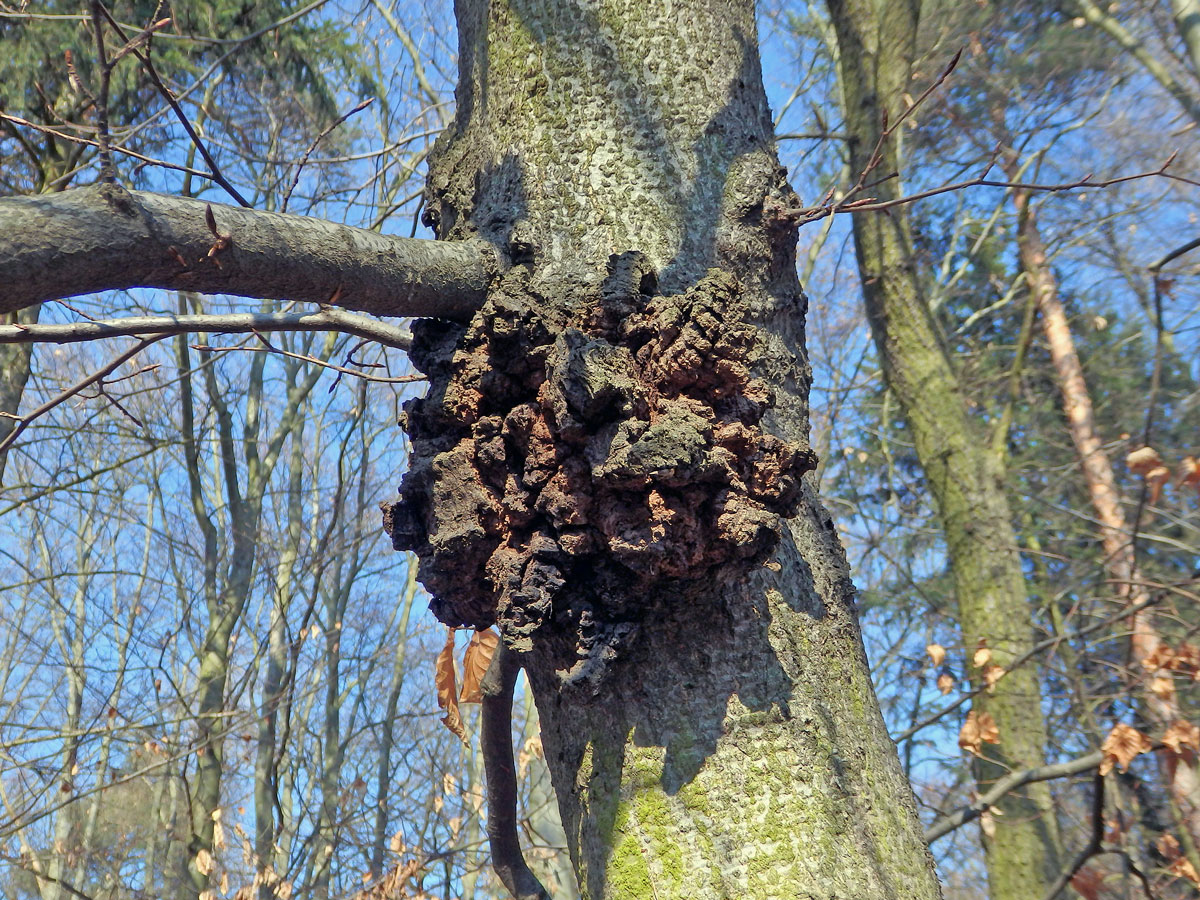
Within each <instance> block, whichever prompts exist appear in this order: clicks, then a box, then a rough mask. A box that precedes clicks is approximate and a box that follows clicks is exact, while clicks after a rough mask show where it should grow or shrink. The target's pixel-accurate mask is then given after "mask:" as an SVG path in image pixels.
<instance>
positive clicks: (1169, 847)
mask: <svg viewBox="0 0 1200 900" xmlns="http://www.w3.org/2000/svg"><path fill="white" fill-rule="evenodd" d="M1154 846H1155V847H1157V848H1158V852H1159V853H1161V854H1162V857H1163V859H1165V860H1166V861H1167V862H1173V861H1175V860H1177V859H1179V857H1180V856H1182V855H1183V851H1182V850H1181V849H1180V848H1179V841H1177V840H1175V836H1174V835H1171V834H1163V835H1160V836H1159V838H1158V840H1157V841H1155V842H1154Z"/></svg>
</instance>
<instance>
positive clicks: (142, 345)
mask: <svg viewBox="0 0 1200 900" xmlns="http://www.w3.org/2000/svg"><path fill="white" fill-rule="evenodd" d="M165 337H170V335H169V334H152V335H148V336H146V337H144V338H142V340H140V341H138V342H137V344H136V345H134V347H133V348H132V349H130V350H127V351H125V352H124V353H122V354H121V355H120V356H118V357H117V358H116V359H114V360H113V361H112V362H110V363H109V364H108V365H106V366H105V367H104V368H102V369H100V370H99V371H97V372H93V373H92V374H91V375H89V376H88V377H87V378H85V379H83V381H80V382H78V383H77V384H75V385H72V386H71V387H69V388H67V389H66V390H65V391H63V392H62V393H60V394H58V395H56V396H55V397H52V398H51V399H50V400H47V401H46V402H45V403H43V404H42V405H41V406H39V407H38V408H37V409H35V410H32V411H31V412H29V414H28V415H24V416H21V421H20V423H19V424H18V425H17V427H16V428H14V429H13V430H12V431H11V432H10V433H9V435H8V437H6V438H5V439H4V440H2V441H0V453H3V452H5V451H6V450H8V448H9V447H11V446H12V445H13V444H14V443H16V440H17V438H18V437H20V436H21V432H23V431H24V430H25V429H26V428H28V427H29V426H30V424H31V423H32V422H33V420H34V419H37V418H39V417H40V416H43V415H45V414H46V413H48V412H49V411H50V410H52V409H54V407H56V406H59V405H61V404H63V403H65V402H66V401H67V400H70V399H71V398H72V397H74V396H75V395H76V394H78V393H80V392H81V391H84V390H86V389H87V388H89V387H91V386H92V385H93V384H95V383H96V382H97V381H103V380H104V377H105V376H106V375H109V374H111V373H112V372H114V371H115V370H116V369H117V368H118V367H119V366H120V365H121V363H123V362H125V361H126V360H128V359H132V358H133V357H135V356H137V355H138V354H139V353H141V352H142V351H143V350H145V349H146V348H147V347H149V346H150V345H151V344H154V343H156V342H158V341H161V340H162V339H163V338H165Z"/></svg>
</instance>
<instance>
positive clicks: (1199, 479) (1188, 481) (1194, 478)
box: [1176, 456, 1200, 487]
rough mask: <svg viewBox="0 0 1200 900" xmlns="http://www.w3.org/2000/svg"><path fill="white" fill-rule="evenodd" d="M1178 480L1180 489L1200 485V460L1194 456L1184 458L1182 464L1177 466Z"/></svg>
mask: <svg viewBox="0 0 1200 900" xmlns="http://www.w3.org/2000/svg"><path fill="white" fill-rule="evenodd" d="M1176 477H1177V478H1178V479H1179V485H1180V487H1183V486H1184V485H1193V484H1194V485H1200V460H1198V459H1196V457H1194V456H1185V457H1184V458H1183V462H1181V463H1180V464H1179V471H1178V472H1177V473H1176Z"/></svg>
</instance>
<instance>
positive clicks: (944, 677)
mask: <svg viewBox="0 0 1200 900" xmlns="http://www.w3.org/2000/svg"><path fill="white" fill-rule="evenodd" d="M937 686H938V690H939V691H941V692H942V693H943V694H948V693H950V692H951V691H952V690H954V676H953V675H951V674H950V673H949V672H943V673H942V674H941V675H939V676H938V677H937Z"/></svg>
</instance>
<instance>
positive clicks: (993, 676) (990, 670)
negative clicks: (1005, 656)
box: [983, 665, 1004, 694]
mask: <svg viewBox="0 0 1200 900" xmlns="http://www.w3.org/2000/svg"><path fill="white" fill-rule="evenodd" d="M1003 677H1004V666H994V665H993V666H984V667H983V683H984V685H985V686H986V687H987V692H988V693H989V694H991V693H993V692H994V691H995V688H996V682H997V681H999V680H1000V679H1001V678H1003Z"/></svg>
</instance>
